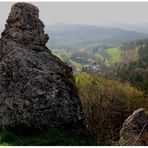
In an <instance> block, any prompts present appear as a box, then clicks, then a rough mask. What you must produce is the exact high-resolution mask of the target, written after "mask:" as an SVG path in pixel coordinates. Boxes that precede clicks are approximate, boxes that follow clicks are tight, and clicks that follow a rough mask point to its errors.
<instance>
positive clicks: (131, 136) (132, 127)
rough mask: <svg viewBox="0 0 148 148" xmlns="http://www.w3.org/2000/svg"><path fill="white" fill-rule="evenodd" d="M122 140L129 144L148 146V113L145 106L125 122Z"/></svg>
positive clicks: (121, 134)
mask: <svg viewBox="0 0 148 148" xmlns="http://www.w3.org/2000/svg"><path fill="white" fill-rule="evenodd" d="M120 136H121V138H120V141H124V143H126V144H125V145H129V146H146V145H147V146H148V115H147V114H146V113H145V112H144V109H143V108H139V109H138V110H136V111H134V112H133V114H132V115H131V116H129V117H128V118H127V119H126V120H125V122H124V123H123V126H122V129H121V131H120Z"/></svg>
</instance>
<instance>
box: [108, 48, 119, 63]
mask: <svg viewBox="0 0 148 148" xmlns="http://www.w3.org/2000/svg"><path fill="white" fill-rule="evenodd" d="M107 53H108V55H109V58H110V60H111V61H112V62H113V63H116V62H118V61H119V59H120V49H119V48H108V49H107Z"/></svg>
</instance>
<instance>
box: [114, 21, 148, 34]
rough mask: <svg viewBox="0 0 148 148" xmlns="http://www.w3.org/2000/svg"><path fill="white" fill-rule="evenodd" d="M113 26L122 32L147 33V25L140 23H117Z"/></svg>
mask: <svg viewBox="0 0 148 148" xmlns="http://www.w3.org/2000/svg"><path fill="white" fill-rule="evenodd" d="M113 26H114V27H118V28H120V29H124V30H129V31H136V32H141V33H148V23H141V24H124V23H118V24H114V25H113Z"/></svg>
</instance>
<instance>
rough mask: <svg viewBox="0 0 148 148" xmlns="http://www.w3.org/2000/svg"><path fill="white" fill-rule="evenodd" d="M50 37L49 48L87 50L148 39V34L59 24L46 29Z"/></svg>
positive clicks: (109, 28) (113, 28)
mask: <svg viewBox="0 0 148 148" xmlns="http://www.w3.org/2000/svg"><path fill="white" fill-rule="evenodd" d="M46 32H47V33H48V34H49V36H50V40H49V43H48V46H49V47H51V46H54V48H70V49H71V48H73V49H74V48H86V47H88V46H91V45H94V44H98V45H103V44H107V45H110V46H113V45H115V44H119V43H122V42H130V41H134V40H138V39H144V38H147V37H148V34H145V33H139V32H135V31H126V30H122V29H119V28H115V27H100V26H91V25H69V24H57V25H52V26H47V27H46Z"/></svg>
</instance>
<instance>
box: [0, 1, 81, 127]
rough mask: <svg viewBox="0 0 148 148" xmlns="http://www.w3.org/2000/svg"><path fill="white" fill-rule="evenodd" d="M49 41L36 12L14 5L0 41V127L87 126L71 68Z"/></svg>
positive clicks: (32, 6)
mask: <svg viewBox="0 0 148 148" xmlns="http://www.w3.org/2000/svg"><path fill="white" fill-rule="evenodd" d="M47 41H48V35H47V34H45V33H44V24H43V23H42V22H41V20H40V19H39V10H38V8H37V7H35V6H34V5H32V4H29V3H16V4H14V5H13V6H12V8H11V12H10V14H9V17H8V19H7V24H6V26H5V30H4V31H3V32H2V35H1V39H0V129H9V128H10V129H13V128H15V129H18V128H19V127H21V128H23V127H25V128H26V127H28V128H32V129H33V128H35V129H44V128H48V127H60V128H66V129H81V128H83V127H84V122H83V121H84V116H83V112H82V107H81V103H80V100H79V96H78V92H77V88H76V86H75V81H74V78H73V73H72V68H70V67H69V66H68V65H67V64H65V63H63V62H62V61H61V60H60V59H59V58H57V57H56V56H54V55H52V53H51V52H50V50H49V49H48V48H47V47H46V46H45V44H46V43H47Z"/></svg>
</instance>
